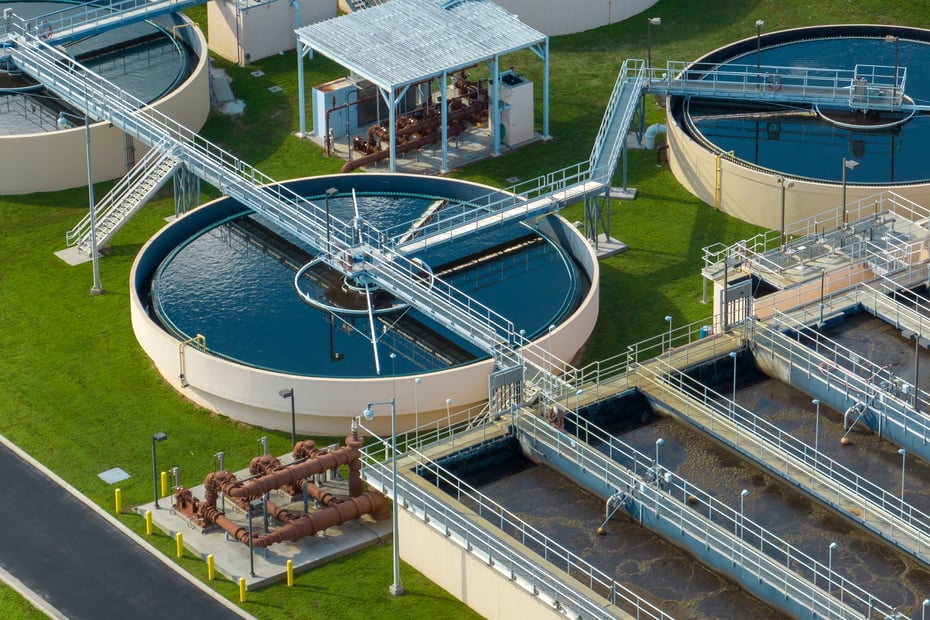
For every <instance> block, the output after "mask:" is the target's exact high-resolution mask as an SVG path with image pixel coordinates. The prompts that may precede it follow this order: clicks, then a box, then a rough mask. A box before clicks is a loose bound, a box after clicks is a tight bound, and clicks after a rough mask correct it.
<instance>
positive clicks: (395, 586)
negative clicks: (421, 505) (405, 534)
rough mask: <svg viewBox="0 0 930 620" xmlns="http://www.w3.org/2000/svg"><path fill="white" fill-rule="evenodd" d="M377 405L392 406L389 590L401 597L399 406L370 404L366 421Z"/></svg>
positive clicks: (390, 401) (391, 401)
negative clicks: (391, 567)
mask: <svg viewBox="0 0 930 620" xmlns="http://www.w3.org/2000/svg"><path fill="white" fill-rule="evenodd" d="M375 405H390V406H391V491H392V494H393V495H394V497H393V499H394V509H393V510H391V519H392V523H391V527H393V528H394V583H392V584H391V587H390V588H389V590H390V592H391V594H393V595H394V596H400V595H401V594H403V593H404V584H402V583H401V581H400V549H399V548H398V532H397V510H398V508H399V506H400V504H398V502H397V405H396V401H395V399H394V398H393V397H392V398H391V400H386V401H382V402H379V403H368V406H367V407H365V411H363V412H362V414H363V415H364V416H365V419H366V420H371V419H372V418H374V417H375V412H374V410H373V409H372V407H374V406H375Z"/></svg>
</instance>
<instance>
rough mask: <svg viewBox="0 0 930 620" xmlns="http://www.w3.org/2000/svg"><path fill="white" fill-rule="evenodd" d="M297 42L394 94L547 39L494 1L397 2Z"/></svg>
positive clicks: (306, 31) (311, 29) (315, 28)
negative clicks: (446, 72) (432, 78)
mask: <svg viewBox="0 0 930 620" xmlns="http://www.w3.org/2000/svg"><path fill="white" fill-rule="evenodd" d="M297 38H298V40H299V41H300V42H301V43H302V44H303V45H305V46H306V47H309V48H311V49H313V50H315V51H317V52H319V53H321V54H323V55H324V56H326V57H328V58H331V59H332V60H334V61H335V62H337V63H339V64H340V65H342V66H344V67H346V68H347V69H349V70H351V71H353V72H355V73H357V74H358V75H360V76H362V77H364V78H366V79H368V80H370V81H371V82H373V83H374V84H376V85H378V86H379V87H381V88H383V89H386V90H390V89H394V88H397V87H399V86H403V85H406V84H411V83H413V82H418V81H421V80H424V79H428V78H430V77H433V76H436V75H440V74H442V72H443V71H454V70H456V69H461V68H464V67H468V66H471V65H474V64H476V63H478V62H480V61H482V60H485V59H488V58H493V57H494V56H496V55H501V54H505V53H508V52H514V51H517V50H520V49H524V48H527V47H531V46H533V45H535V44H538V43H542V42H544V41H546V35H544V34H543V33H541V32H539V31H538V30H535V29H534V28H530V27H529V26H527V25H526V24H524V23H522V22H521V21H520V20H519V19H518V18H517V16H516V15H514V14H512V13H509V12H507V11H505V10H504V9H502V8H501V7H500V6H498V5H496V4H494V3H493V2H491V1H490V0H393V1H392V2H387V3H385V4H381V5H378V6H375V7H372V8H370V9H365V10H362V11H359V12H357V13H352V14H351V15H344V16H342V17H337V18H334V19H329V20H326V21H323V22H318V23H316V24H311V25H309V26H305V27H303V28H300V29H298V30H297Z"/></svg>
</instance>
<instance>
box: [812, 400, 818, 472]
mask: <svg viewBox="0 0 930 620" xmlns="http://www.w3.org/2000/svg"><path fill="white" fill-rule="evenodd" d="M811 403H813V405H814V407H816V408H817V410H816V413H814V460H815V461H816V460H817V453H818V452H819V450H818V447H819V444H818V442H819V438H820V399H819V398H815V399H814V400H812V401H811Z"/></svg>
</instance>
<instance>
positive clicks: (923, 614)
mask: <svg viewBox="0 0 930 620" xmlns="http://www.w3.org/2000/svg"><path fill="white" fill-rule="evenodd" d="M928 605H930V598H925V599H924V602H923V603H921V604H920V620H927V606H928Z"/></svg>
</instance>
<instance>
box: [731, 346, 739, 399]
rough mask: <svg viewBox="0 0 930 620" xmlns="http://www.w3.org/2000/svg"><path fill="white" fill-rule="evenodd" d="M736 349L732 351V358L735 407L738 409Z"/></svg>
mask: <svg viewBox="0 0 930 620" xmlns="http://www.w3.org/2000/svg"><path fill="white" fill-rule="evenodd" d="M737 355H738V354H737V352H736V351H730V359H731V360H733V409H734V411H735V410H736V358H737Z"/></svg>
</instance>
